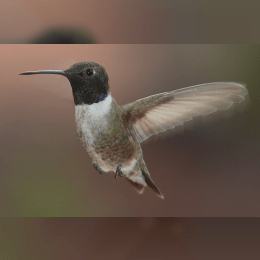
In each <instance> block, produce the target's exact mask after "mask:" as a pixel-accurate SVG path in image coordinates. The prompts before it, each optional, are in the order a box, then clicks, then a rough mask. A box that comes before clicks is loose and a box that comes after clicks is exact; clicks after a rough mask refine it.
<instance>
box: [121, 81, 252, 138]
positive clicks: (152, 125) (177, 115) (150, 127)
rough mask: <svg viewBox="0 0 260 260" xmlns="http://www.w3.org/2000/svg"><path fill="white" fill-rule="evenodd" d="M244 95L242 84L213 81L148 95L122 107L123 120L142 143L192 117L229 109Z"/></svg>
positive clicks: (244, 88)
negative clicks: (130, 126) (131, 127)
mask: <svg viewBox="0 0 260 260" xmlns="http://www.w3.org/2000/svg"><path fill="white" fill-rule="evenodd" d="M247 94H248V91H247V89H246V87H245V86H244V85H242V84H239V83H233V82H215V83H207V84H202V85H197V86H192V87H187V88H182V89H179V90H174V91H171V92H165V93H160V94H157V95H153V96H149V97H146V98H143V99H139V100H137V101H135V102H133V103H130V104H126V105H124V106H122V108H123V110H124V118H125V120H126V122H127V123H128V124H129V125H132V126H133V129H134V132H135V134H136V136H137V138H138V141H139V142H140V143H141V142H143V141H145V140H146V139H147V138H149V137H150V136H151V135H155V134H157V133H159V132H164V131H166V130H167V129H173V128H175V126H177V125H182V124H183V123H184V122H185V121H188V120H191V119H192V118H193V117H195V116H199V115H207V114H210V113H213V112H215V111H217V110H225V109H228V108H229V107H230V106H232V104H234V103H240V102H241V101H243V100H244V99H245V96H246V95H247Z"/></svg>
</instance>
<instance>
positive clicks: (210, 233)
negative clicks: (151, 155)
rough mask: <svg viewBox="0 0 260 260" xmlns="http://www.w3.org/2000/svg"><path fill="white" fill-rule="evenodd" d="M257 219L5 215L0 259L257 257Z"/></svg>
mask: <svg viewBox="0 0 260 260" xmlns="http://www.w3.org/2000/svg"><path fill="white" fill-rule="evenodd" d="M259 224H260V223H259V218H250V219H249V218H191V219H190V218H188V219H186V218H2V219H1V221H0V230H1V232H0V259H1V260H11V259H19V260H31V259H39V260H45V259H50V260H52V259H64V260H70V259H75V260H81V259H89V258H90V259H94V260H96V259H98V260H100V259H115V260H117V259H126V260H159V259H160V260H161V259H162V260H170V259H175V260H195V259H203V260H204V259H205V260H208V259H210V260H218V259H225V260H226V259H227V260H230V259H231V260H242V259H250V260H258V259H259V256H260V250H259V242H260V237H259V231H260V230H259V229H260V225H259Z"/></svg>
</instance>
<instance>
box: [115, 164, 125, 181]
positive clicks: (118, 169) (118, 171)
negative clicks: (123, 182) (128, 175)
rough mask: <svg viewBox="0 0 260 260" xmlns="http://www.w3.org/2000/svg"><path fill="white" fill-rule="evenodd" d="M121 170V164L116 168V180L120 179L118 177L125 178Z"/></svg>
mask: <svg viewBox="0 0 260 260" xmlns="http://www.w3.org/2000/svg"><path fill="white" fill-rule="evenodd" d="M121 168H122V165H121V164H119V165H118V166H117V168H116V174H115V178H116V179H117V178H118V176H120V177H123V176H124V174H123V172H122V171H121Z"/></svg>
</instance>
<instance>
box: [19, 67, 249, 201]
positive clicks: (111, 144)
mask: <svg viewBox="0 0 260 260" xmlns="http://www.w3.org/2000/svg"><path fill="white" fill-rule="evenodd" d="M43 73H45V74H60V75H63V76H66V77H67V78H68V79H69V81H70V83H71V86H72V92H73V97H74V102H75V112H76V128H77V134H78V136H79V138H80V140H81V142H82V144H83V146H84V148H85V149H86V150H87V152H88V153H89V155H90V157H91V158H92V163H93V166H94V167H95V168H96V170H97V171H99V172H100V173H102V172H114V173H115V176H116V178H117V177H118V176H123V177H125V178H126V179H127V180H129V181H130V183H131V184H132V185H133V186H134V187H135V188H136V189H137V190H138V191H139V193H142V192H143V189H144V187H146V186H149V187H150V188H152V189H153V190H154V191H155V192H156V194H157V195H158V196H159V197H161V198H163V195H162V193H161V192H160V190H159V189H158V188H157V187H156V185H155V184H154V182H153V181H152V179H151V176H150V173H149V171H148V169H147V167H146V165H145V162H144V160H143V153H142V149H141V145H140V144H141V143H142V142H143V141H145V140H146V139H148V138H149V137H150V136H151V135H154V134H158V133H159V132H164V131H166V130H167V129H174V128H175V126H177V125H182V124H183V123H184V122H185V121H189V120H191V119H192V118H193V117H194V116H198V115H207V114H210V113H213V112H215V111H217V110H225V109H227V108H229V107H230V106H231V105H232V104H233V103H240V102H241V101H243V100H244V99H245V98H244V96H245V95H247V93H248V92H247V89H246V88H245V86H244V85H242V84H239V83H233V82H216V83H208V84H202V85H197V86H193V87H188V88H184V89H180V90H174V91H171V92H165V93H160V94H157V95H153V96H150V97H147V98H143V99H140V100H137V101H135V102H133V103H130V104H127V105H124V106H119V105H118V104H117V103H116V101H115V100H114V99H113V97H112V96H111V92H110V90H109V84H108V76H107V73H106V71H105V69H104V68H103V67H102V66H101V65H100V64H98V63H95V62H79V63H75V64H73V65H72V66H71V67H70V68H69V69H68V70H65V71H36V72H25V73H22V74H23V75H28V74H43Z"/></svg>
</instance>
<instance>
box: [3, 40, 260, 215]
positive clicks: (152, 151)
mask: <svg viewBox="0 0 260 260" xmlns="http://www.w3.org/2000/svg"><path fill="white" fill-rule="evenodd" d="M0 48H1V50H0V52H1V55H2V59H1V61H0V71H1V95H0V104H1V110H0V124H1V125H0V141H1V146H0V158H1V160H0V169H1V174H0V215H1V216H42V217H44V216H94V217H96V216H128V217H131V216H140V217H141V216H192V217H195V216H259V215H260V209H259V205H260V189H259V186H260V175H259V168H260V167H259V166H260V165H259V164H260V162H259V155H260V151H259V150H260V148H259V147H260V146H259V144H260V143H259V142H260V139H259V137H260V136H259V130H260V124H259V123H260V121H259V108H260V105H259V97H260V87H259V82H260V74H259V70H260V63H259V57H260V46H259V45H1V46H0ZM70 59H72V60H74V61H75V62H79V61H84V60H91V61H96V62H98V63H100V64H102V65H103V66H104V67H105V68H106V70H107V72H108V75H109V77H110V87H111V91H112V95H113V97H114V98H115V99H116V100H117V102H118V103H119V104H120V105H122V104H125V103H128V102H132V101H134V100H136V99H139V98H143V97H146V96H148V95H152V94H156V93H160V92H164V91H170V90H173V89H178V88H182V87H188V86H192V85H196V84H201V83H206V82H214V81H236V82H244V83H245V84H246V85H247V87H248V90H249V95H250V100H251V105H250V106H248V108H247V110H246V111H245V112H244V113H237V114H235V115H234V116H233V117H232V118H230V119H228V120H223V119H222V120H219V121H216V122H211V123H201V124H196V125H195V126H194V128H193V130H192V131H185V133H184V135H177V136H175V137H172V138H169V139H166V140H160V141H157V142H152V143H149V144H147V145H146V146H143V152H144V159H145V161H146V164H147V167H148V169H149V171H150V173H151V175H152V178H153V180H154V181H155V183H156V184H157V185H158V187H159V188H160V189H161V191H162V192H163V194H164V196H165V200H164V201H163V200H161V199H159V198H157V197H156V196H155V194H154V193H153V192H152V191H151V190H150V189H148V188H147V189H146V190H145V192H144V194H143V195H140V196H139V195H138V194H137V193H136V191H135V190H134V189H133V187H132V186H131V185H129V183H128V182H127V181H126V180H124V179H123V178H120V179H118V180H115V179H114V176H113V174H103V175H102V176H100V175H99V174H98V172H97V171H95V169H94V168H93V167H92V164H91V159H90V158H89V156H88V154H87V153H86V152H85V150H84V149H83V147H82V146H81V143H80V141H79V140H78V137H77V134H76V130H75V122H74V120H75V119H74V103H73V100H72V95H71V93H70V92H71V88H70V84H69V82H68V81H67V79H66V78H63V77H59V76H56V75H33V76H19V75H18V74H19V73H21V72H24V71H27V70H39V69H65V68H67V67H68V66H69V65H71V63H72V62H71V61H70ZM64 95H65V96H66V95H68V96H69V99H64V98H63V96H64Z"/></svg>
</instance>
